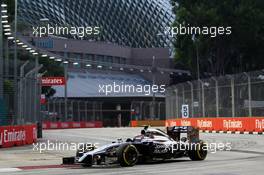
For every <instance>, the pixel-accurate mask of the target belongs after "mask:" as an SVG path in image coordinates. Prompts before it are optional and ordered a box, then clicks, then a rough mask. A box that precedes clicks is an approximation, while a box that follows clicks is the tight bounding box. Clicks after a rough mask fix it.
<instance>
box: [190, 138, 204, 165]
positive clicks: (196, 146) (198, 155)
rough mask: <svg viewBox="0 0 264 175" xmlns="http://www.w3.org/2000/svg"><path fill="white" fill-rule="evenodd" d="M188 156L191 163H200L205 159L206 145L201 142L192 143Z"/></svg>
mask: <svg viewBox="0 0 264 175" xmlns="http://www.w3.org/2000/svg"><path fill="white" fill-rule="evenodd" d="M188 155H189V157H190V159H191V160H193V161H201V160H204V159H205V158H206V157H207V145H206V143H204V142H203V141H200V142H198V143H193V144H192V145H191V149H190V150H189V151H188Z"/></svg>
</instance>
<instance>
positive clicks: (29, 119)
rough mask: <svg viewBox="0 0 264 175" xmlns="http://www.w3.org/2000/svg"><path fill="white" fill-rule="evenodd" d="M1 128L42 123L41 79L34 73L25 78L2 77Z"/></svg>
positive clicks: (0, 97) (0, 100)
mask: <svg viewBox="0 0 264 175" xmlns="http://www.w3.org/2000/svg"><path fill="white" fill-rule="evenodd" d="M0 81H1V82H2V83H1V84H2V87H3V88H2V89H1V93H0V94H1V95H0V126H5V125H23V124H31V123H36V122H39V121H40V113H39V111H40V94H41V86H40V81H39V78H37V77H36V76H35V74H34V73H33V72H29V73H27V74H26V75H25V76H23V77H19V78H18V79H16V80H15V79H14V78H13V77H7V76H1V77H0Z"/></svg>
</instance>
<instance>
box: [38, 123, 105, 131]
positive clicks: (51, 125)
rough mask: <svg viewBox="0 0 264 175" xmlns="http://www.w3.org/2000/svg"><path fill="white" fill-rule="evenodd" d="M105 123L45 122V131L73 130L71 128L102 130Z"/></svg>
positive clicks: (43, 125) (43, 124)
mask: <svg viewBox="0 0 264 175" xmlns="http://www.w3.org/2000/svg"><path fill="white" fill-rule="evenodd" d="M101 127H103V122H101V121H91V122H43V123H42V128H43V129H71V128H101Z"/></svg>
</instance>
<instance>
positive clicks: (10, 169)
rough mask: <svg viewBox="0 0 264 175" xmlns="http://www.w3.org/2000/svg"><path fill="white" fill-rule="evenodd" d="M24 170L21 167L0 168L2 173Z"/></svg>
mask: <svg viewBox="0 0 264 175" xmlns="http://www.w3.org/2000/svg"><path fill="white" fill-rule="evenodd" d="M17 171H22V170H21V169H19V168H0V173H8V172H17Z"/></svg>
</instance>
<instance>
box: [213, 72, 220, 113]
mask: <svg viewBox="0 0 264 175" xmlns="http://www.w3.org/2000/svg"><path fill="white" fill-rule="evenodd" d="M212 79H213V80H214V81H215V101H216V102H215V105H216V117H219V86H218V81H217V79H216V78H215V77H212Z"/></svg>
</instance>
